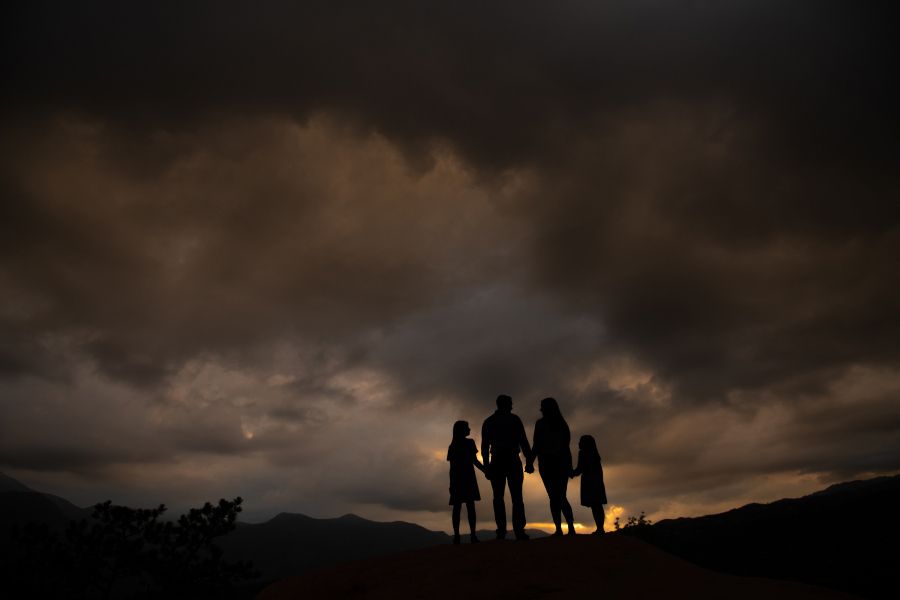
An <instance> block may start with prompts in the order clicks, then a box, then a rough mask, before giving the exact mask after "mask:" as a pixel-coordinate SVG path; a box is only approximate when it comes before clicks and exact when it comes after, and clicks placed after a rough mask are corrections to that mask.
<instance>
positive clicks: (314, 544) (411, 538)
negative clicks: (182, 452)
mask: <svg viewBox="0 0 900 600" xmlns="http://www.w3.org/2000/svg"><path fill="white" fill-rule="evenodd" d="M529 533H530V535H531V536H532V537H535V538H537V537H543V536H546V534H545V533H544V532H542V531H531V530H529ZM478 535H479V537H480V538H481V539H482V540H488V539H493V537H494V534H493V532H487V531H479V532H478ZM463 539H464V541H465V542H466V543H468V540H469V537H468V535H466V536H464V538H463ZM450 541H451V538H450V536H449V535H447V534H446V533H444V532H442V531H431V530H428V529H425V528H424V527H422V526H420V525H415V524H413V523H406V522H403V521H393V522H389V523H379V522H376V521H369V520H368V519H364V518H362V517H359V516H357V515H353V514H349V515H344V516H342V517H338V518H335V519H315V518H313V517H308V516H306V515H301V514H291V513H281V514H279V515H277V516H276V517H275V518H273V519H271V520H269V521H266V522H265V523H260V524H248V523H239V524H238V528H237V529H236V530H235V531H233V532H232V533H230V534H228V535H227V536H226V537H224V538H222V540H221V542H220V546H221V547H222V549H223V550H224V551H225V556H226V558H227V559H228V560H252V561H253V564H254V566H255V567H256V569H257V570H259V571H260V573H261V579H265V580H272V579H278V578H281V577H287V576H288V575H297V574H299V573H302V572H304V571H306V570H308V569H312V568H316V567H323V566H326V565H333V564H337V563H340V562H345V561H351V560H359V559H363V558H368V557H371V556H377V555H380V554H392V553H395V552H401V551H403V550H415V549H417V548H427V547H429V546H436V545H440V544H449V543H450Z"/></svg>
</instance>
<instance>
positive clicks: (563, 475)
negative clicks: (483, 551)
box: [447, 394, 606, 544]
mask: <svg viewBox="0 0 900 600" xmlns="http://www.w3.org/2000/svg"><path fill="white" fill-rule="evenodd" d="M541 414H542V416H541V418H540V419H538V420H537V422H536V423H535V424H534V435H533V436H532V438H531V439H532V440H533V441H534V446H531V445H529V443H528V436H527V435H526V434H525V426H524V425H522V420H521V419H520V418H519V417H518V416H516V415H514V414H513V412H512V398H511V397H509V396H507V395H506V394H501V395H500V396H497V410H496V411H494V414H492V415H491V416H489V417H488V418H487V419H485V421H484V424H483V425H482V427H481V456H482V458H483V459H484V464H482V463H481V461H479V460H478V447H477V446H476V445H475V440H473V439H471V438H469V437H468V436H469V434H470V433H471V430H470V429H469V423H468V422H467V421H457V422H456V423H454V424H453V441H452V442H451V443H450V447H449V448H448V449H447V460H448V461H450V504H451V505H452V506H453V513H452V517H453V543H454V544H458V543H459V518H460V513H461V511H462V505H463V504H465V505H466V512H467V513H468V517H469V530H470V531H471V540H472V542H473V543H474V542H477V541H478V537H477V536H476V535H475V502H476V501H478V500H481V493H480V492H479V490H478V480H477V478H476V476H475V469H476V468H478V470H480V471H482V472H483V473H484V474H485V477H487V478H488V480H489V481H490V482H491V489H492V491H493V495H494V519H495V521H496V523H497V539H499V540H502V539H504V538H506V531H507V530H506V501H505V498H504V494H505V491H506V488H507V486H508V487H509V496H510V500H511V501H512V527H513V532H514V534H515V536H516V539H517V540H527V539H528V534H527V533H525V523H526V521H525V503H524V502H523V500H522V483H523V482H524V480H525V475H524V473H534V462H535V460H537V463H538V472H539V473H540V475H541V481H543V483H544V489H546V490H547V496H548V497H549V499H550V514H551V515H552V517H553V523H554V525H556V532H555V533H554V534H553V535H562V534H563V532H562V517H563V516H564V517H565V518H566V523H567V525H568V528H569V535H575V523H574V519H573V516H572V506H571V505H570V504H569V501H568V500H567V499H566V489H567V488H568V485H569V479H570V478H573V477H578V476H579V475H580V476H581V505H582V506H587V507H590V509H591V512H592V513H593V515H594V522H595V523H596V525H597V531H596V532H595V533H597V534H601V533H603V519H604V513H603V505H604V504H606V488H605V486H604V484H603V467H602V465H601V463H600V453H599V452H598V451H597V443H596V441H594V438H593V437H592V436H590V435H583V436H581V439H580V440H579V441H578V464H577V465H576V466H575V468H574V469H573V468H572V452H571V451H570V450H569V444H570V442H571V433H570V431H569V425H568V424H567V423H566V420H565V419H564V418H563V416H562V412H561V411H560V410H559V404H558V403H557V402H556V400H555V399H553V398H544V399H543V400H541ZM520 452H521V453H522V454H523V455H524V456H525V466H524V468H523V466H522V461H521V460H520V459H519V453H520Z"/></svg>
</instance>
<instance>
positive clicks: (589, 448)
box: [578, 435, 600, 457]
mask: <svg viewBox="0 0 900 600" xmlns="http://www.w3.org/2000/svg"><path fill="white" fill-rule="evenodd" d="M578 449H579V450H584V451H585V452H589V453H592V454H596V455H597V456H598V457H599V456H600V453H599V452H598V451H597V442H596V441H595V440H594V436H592V435H583V436H581V438H579V440H578Z"/></svg>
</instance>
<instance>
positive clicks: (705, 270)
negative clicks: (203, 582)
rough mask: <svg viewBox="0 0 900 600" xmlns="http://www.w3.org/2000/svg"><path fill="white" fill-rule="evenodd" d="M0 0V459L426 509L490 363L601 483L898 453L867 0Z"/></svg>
mask: <svg viewBox="0 0 900 600" xmlns="http://www.w3.org/2000/svg"><path fill="white" fill-rule="evenodd" d="M2 10H3V13H4V16H3V25H2V27H3V30H4V32H3V33H4V35H3V42H2V44H3V46H4V52H3V56H4V58H3V61H4V72H5V73H6V76H5V79H6V83H7V85H6V86H5V87H6V88H7V90H9V91H8V93H6V94H4V98H3V100H2V104H0V106H2V114H0V123H2V129H3V136H2V139H0V156H2V159H3V160H2V167H0V194H2V204H0V287H2V291H3V294H2V304H0V334H2V337H0V391H2V395H0V414H2V420H0V422H2V424H0V433H2V436H0V439H2V440H3V441H2V442H0V464H2V468H4V469H6V470H9V471H10V472H11V473H13V474H15V475H18V476H20V477H22V478H23V479H26V481H28V480H29V478H31V481H37V482H45V483H46V484H47V485H49V486H51V487H54V489H53V490H51V491H55V492H57V493H65V492H69V493H72V494H75V495H76V496H77V497H78V498H81V499H82V500H83V501H84V502H90V501H93V500H95V499H98V498H96V497H95V496H91V495H90V494H91V493H94V492H93V490H98V489H100V490H103V491H105V492H107V493H109V494H116V495H119V496H121V497H123V498H126V499H133V501H139V500H140V501H143V500H142V499H143V498H144V497H146V496H147V495H148V494H151V493H153V494H157V493H160V494H161V493H163V492H167V493H169V494H171V495H172V496H174V497H176V499H175V500H173V499H172V498H156V497H155V496H154V498H153V500H154V501H167V502H170V503H172V502H178V501H183V502H190V501H194V499H195V498H199V499H201V500H202V499H204V498H203V495H212V494H220V495H228V494H237V493H240V494H242V495H244V496H245V497H247V498H248V507H249V509H250V511H251V512H252V514H254V515H255V516H260V517H261V516H264V515H267V514H273V513H274V512H276V511H278V510H296V511H306V512H311V513H314V514H320V515H327V514H332V512H333V511H336V510H343V511H351V510H353V511H356V512H361V513H363V514H366V515H372V516H385V517H387V516H390V517H397V516H399V517H402V518H407V519H410V520H417V521H420V522H423V523H429V524H435V525H434V526H442V527H443V526H445V525H444V524H443V521H442V519H443V518H444V517H443V515H442V514H441V513H440V512H439V511H443V510H444V509H445V498H444V497H443V494H444V492H443V491H442V490H444V489H445V488H446V482H445V481H444V478H445V476H446V474H445V472H444V471H445V470H446V463H445V461H444V456H443V449H444V448H445V447H446V444H447V443H448V441H449V434H448V432H449V430H450V426H451V425H452V422H453V421H454V420H456V419H459V418H464V419H468V420H469V421H470V422H471V424H472V429H473V432H474V433H475V436H476V437H478V436H479V431H478V430H479V425H480V422H481V420H482V419H483V418H484V417H485V416H487V414H489V413H490V411H491V410H492V408H493V406H492V405H493V398H494V397H495V396H496V395H497V394H498V393H501V392H506V393H510V394H512V395H513V397H514V399H515V402H516V411H517V412H519V414H521V415H522V416H523V418H524V420H525V421H526V427H528V428H530V427H531V424H532V423H533V421H534V419H535V418H536V417H537V410H536V409H537V401H538V400H539V399H540V398H541V397H543V396H547V395H553V396H556V397H557V398H558V399H559V400H560V403H561V406H562V408H563V410H564V413H565V414H566V415H567V417H568V419H569V422H570V425H571V426H572V429H573V434H574V435H580V434H582V433H593V434H594V435H596V436H597V439H598V441H599V443H600V446H601V453H602V454H603V456H604V459H605V464H606V466H607V469H608V479H609V487H610V490H611V496H612V499H613V503H614V504H616V505H617V506H624V507H625V510H631V511H632V512H637V511H639V510H642V509H644V510H647V511H648V512H650V513H652V515H653V516H675V515H678V514H697V513H700V512H703V511H706V510H714V509H718V508H728V507H730V506H733V505H735V504H737V503H740V502H746V501H752V500H766V499H771V498H775V497H780V496H781V495H787V494H792V493H803V492H806V491H810V490H812V489H815V488H817V487H819V486H820V485H822V484H823V483H824V482H829V481H834V480H838V479H846V478H852V477H858V476H864V475H867V474H872V473H887V472H895V471H897V470H898V469H900V452H898V450H897V449H898V448H900V446H898V444H897V442H898V440H900V408H898V403H897V394H898V391H900V379H898V378H900V349H898V346H897V344H896V342H895V340H896V339H897V338H898V335H900V286H898V284H897V277H896V271H897V269H896V266H895V264H896V257H897V256H900V203H898V201H897V200H898V198H900V168H898V167H900V160H898V159H900V148H898V144H897V139H900V116H898V111H897V109H896V106H898V105H900V90H898V84H897V79H896V77H893V76H892V74H893V73H894V72H896V71H898V70H900V69H898V66H900V65H897V59H896V58H895V56H896V55H898V53H897V52H896V48H895V46H896V41H895V39H894V38H895V36H893V35H892V31H891V23H894V22H896V20H895V19H896V16H897V15H896V14H895V13H896V10H897V9H896V8H895V7H894V6H893V5H892V4H891V3H880V2H873V3H865V5H861V4H860V3H854V2H838V1H834V2H796V3H791V5H790V6H785V5H784V4H783V3H776V2H742V1H731V2H702V1H683V2H674V1H673V2H660V1H639V2H627V3H626V2H609V3H594V2H555V3H547V2H516V3H504V2H497V3H488V4H485V3H466V2H463V3H452V4H444V3H421V2H388V3H366V2H327V3H317V2H307V3H303V4H302V5H300V4H295V3H287V2H285V3H266V5H265V6H264V7H260V6H252V7H251V6H250V5H246V4H243V3H233V2H216V3H192V4H191V5H190V6H185V5H184V4H183V3H164V2H163V3H153V4H151V5H148V6H143V7H140V8H138V7H135V6H126V5H123V4H122V3H106V2H85V3H77V4H73V3H58V4H56V3H42V2H29V3H22V4H17V3H13V4H9V5H6V6H5V7H4V8H3V9H2ZM528 493H529V498H530V499H531V502H530V503H529V505H530V506H534V507H535V508H534V509H533V511H534V513H535V514H536V516H535V517H533V518H534V519H535V520H546V519H545V518H543V517H540V515H542V514H543V512H546V507H545V506H544V501H543V500H541V499H540V495H541V493H542V492H541V490H540V489H539V484H537V482H530V483H529V488H528ZM254 498H256V500H255V504H254ZM538 507H540V508H538ZM542 511H543V512H542ZM530 518H532V517H531V516H530Z"/></svg>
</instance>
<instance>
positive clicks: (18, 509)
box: [0, 473, 91, 547]
mask: <svg viewBox="0 0 900 600" xmlns="http://www.w3.org/2000/svg"><path fill="white" fill-rule="evenodd" d="M90 515H91V510H90V509H86V508H79V507H77V506H75V505H74V504H72V503H71V502H69V501H68V500H66V499H65V498H60V497H59V496H54V495H53V494H44V493H42V492H36V491H34V490H32V489H31V488H29V487H28V486H26V485H24V484H22V483H20V482H18V481H16V480H15V479H13V478H12V477H9V476H8V475H6V474H3V473H0V547H3V546H6V545H7V544H8V543H9V542H10V535H9V534H10V531H11V529H12V527H13V526H14V525H24V524H25V523H28V522H34V523H44V524H46V525H49V526H50V527H51V528H52V529H56V530H59V531H61V530H63V529H65V527H66V526H67V525H68V524H69V522H70V521H73V520H76V521H77V520H79V519H86V518H88V517H90Z"/></svg>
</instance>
